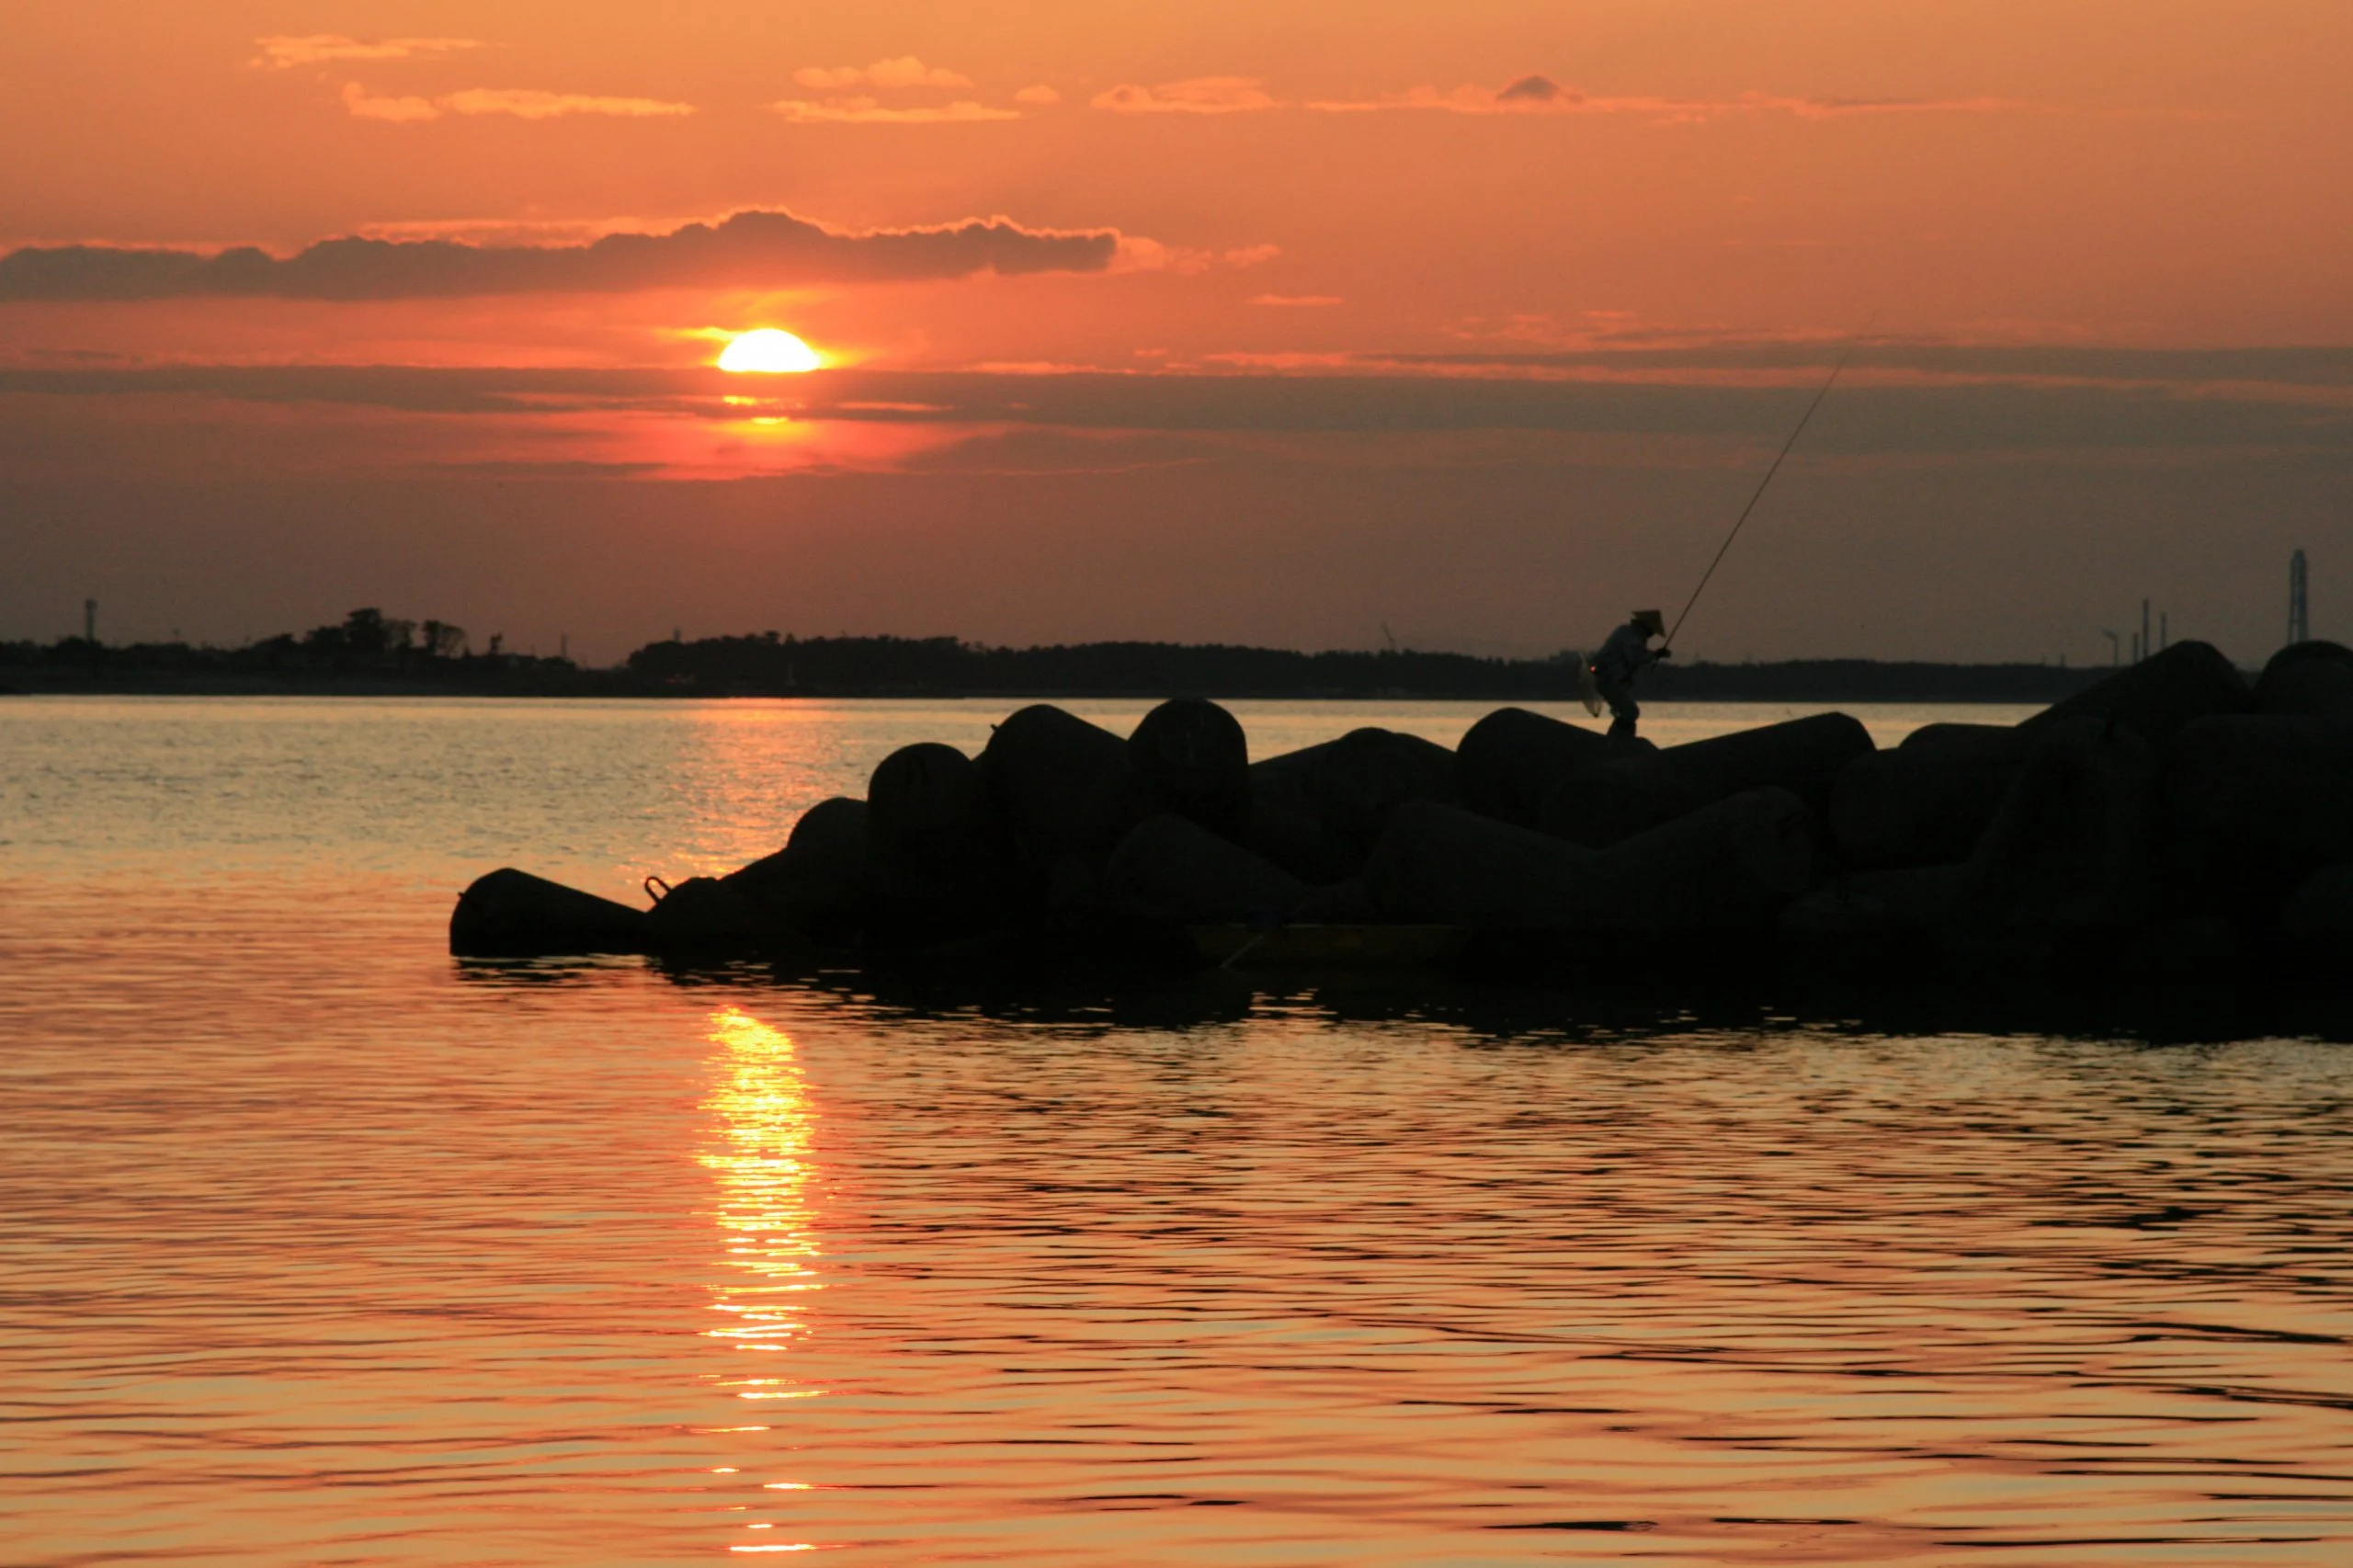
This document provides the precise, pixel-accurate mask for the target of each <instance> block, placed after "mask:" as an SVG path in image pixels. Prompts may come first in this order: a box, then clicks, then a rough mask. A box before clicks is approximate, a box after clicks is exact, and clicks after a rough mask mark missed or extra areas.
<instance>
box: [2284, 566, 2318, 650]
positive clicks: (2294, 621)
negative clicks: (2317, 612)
mask: <svg viewBox="0 0 2353 1568" xmlns="http://www.w3.org/2000/svg"><path fill="white" fill-rule="evenodd" d="M2312 640H2313V617H2312V609H2311V608H2310V607H2309V606H2307V605H2306V604H2305V603H2304V552H2303V551H2301V550H2300V551H2296V553H2295V554H2293V555H2291V556H2290V557H2288V641H2289V642H2311V641H2312Z"/></svg>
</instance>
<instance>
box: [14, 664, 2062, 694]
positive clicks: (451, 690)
mask: <svg viewBox="0 0 2353 1568" xmlns="http://www.w3.org/2000/svg"><path fill="white" fill-rule="evenodd" d="M1840 663H1846V661H1841V662H1840ZM2107 673H2108V672H2107V671H2106V670H2105V669H2096V670H2078V669H2060V668H2056V667H2052V666H2043V665H1927V666H1904V665H1887V666H1879V667H1878V668H1875V669H1873V670H1871V671H1870V674H1869V675H1867V676H1861V677H1857V676H1853V675H1846V676H1845V678H1840V677H1839V676H1832V675H1830V674H1829V673H1828V672H1823V671H1814V670H1808V669H1805V668H1804V667H1802V666H1792V665H1690V666H1688V667H1683V668H1677V669H1672V670H1661V671H1655V672H1653V674H1652V675H1650V676H1645V677H1644V680H1643V686H1642V687H1641V688H1640V691H1639V695H1640V696H1641V697H1642V698H1643V699H1644V700H1646V701H1655V702H1759V703H1767V702H1780V703H1789V702H1805V703H1838V702H1961V703H2006V704H2043V703H2050V702H2055V701H2058V700H2060V699H2062V698H2064V697H2066V696H2068V695H2070V694H2071V693H2073V692H2075V691H2079V690H2081V689H2083V688H2084V687H2086V686H2089V685H2090V684H2092V682H2093V681H2094V680H2097V678H2099V676H2102V675H2105V674H2107ZM1172 692H1182V693H1184V694H1187V695H1199V696H1206V697H1211V698H1216V699H1222V700H1229V701H1304V702H1496V703H1510V702H1574V701H1576V700H1577V692H1576V688H1575V687H1574V683H1573V681H1563V682H1562V683H1561V684H1560V685H1559V686H1558V687H1555V688H1554V689H1551V690H1545V689H1541V688H1538V689H1530V687H1529V683H1526V682H1523V681H1514V680H1501V681H1497V682H1495V683H1494V684H1493V685H1492V686H1488V685H1484V684H1465V685H1462V686H1455V685H1452V684H1451V683H1449V684H1448V685H1447V686H1446V687H1444V688H1442V689H1433V688H1418V689H1417V688H1416V687H1413V686H1406V685H1399V686H1389V687H1355V686H1350V687H1318V686H1263V687H1223V686H1214V685H1201V684H1188V683H1182V682H1169V683H1156V684H1093V683H1057V684H1055V685H1051V686H1006V687H995V686H975V687H964V686H957V687H944V686H932V685H904V686H900V685H888V684H880V683H878V684H874V685H850V684H831V683H829V684H827V685H825V686H822V687H820V686H790V687H787V686H781V685H759V684H751V683H726V684H722V683H704V682H692V683H675V684H664V685H651V684H648V683H645V682H643V681H640V680H634V679H631V678H630V676H629V675H628V672H626V671H614V670H582V671H579V672H578V673H577V675H576V676H573V677H571V678H566V679H562V680H546V679H530V678H524V679H515V680H506V681H494V682H483V681H467V680H441V681H435V680H414V679H412V680H396V679H383V678H375V677H369V676H336V675H327V674H322V675H317V676H304V675H290V674H289V675H274V676H262V675H256V676H242V675H210V674H208V675H191V674H187V673H183V672H179V671H161V670H159V671H137V670H108V671H104V672H96V671H81V670H60V669H45V668H25V667H22V666H19V667H17V668H12V669H6V670H0V697H201V698H221V697H307V698H354V699H364V698H376V699H397V698H436V697H464V698H495V699H527V698H536V699H616V698H622V699H632V700H640V701H649V702H664V701H680V700H688V701H711V700H728V699H741V700H775V699H811V700H818V701H833V700H840V699H873V700H886V701H904V702H923V701H948V700H964V699H971V700H995V701H1022V702H1030V701H1055V700H1060V699H1088V700H1118V699H1136V700H1145V699H1154V700H1156V699H1161V698H1164V697H1166V696H1169V695H1170V694H1171V693H1172Z"/></svg>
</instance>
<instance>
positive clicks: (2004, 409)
mask: <svg viewBox="0 0 2353 1568" xmlns="http://www.w3.org/2000/svg"><path fill="white" fill-rule="evenodd" d="M1782 353H1783V351H1781V350H1761V351H1757V352H1756V353H1755V354H1750V355H1743V354H1726V355H1723V356H1721V357H1720V358H1719V359H1718V361H1717V365H1718V368H1720V369H1729V368H1734V367H1740V366H1744V365H1745V366H1750V367H1754V366H1756V364H1758V363H1760V362H1770V361H1773V360H1777V359H1779V358H1781V357H1782ZM1683 357H1684V356H1683V355H1682V354H1681V353H1677V355H1675V356H1673V358H1677V359H1680V358H1683ZM1629 358H1631V359H1633V360H1634V361H1635V362H1636V363H1637V364H1647V365H1649V366H1651V367H1652V368H1653V369H1657V368H1658V361H1659V360H1660V359H1661V358H1666V357H1664V356H1641V355H1637V356H1631V357H1629ZM1873 358H1876V359H1878V360H1880V361H1881V362H1882V363H1885V362H1889V361H1893V360H1894V359H1896V358H1897V355H1896V353H1895V351H1893V350H1886V349H1882V350H1880V351H1878V352H1877V354H1875V355H1874V356H1873ZM1913 358H1915V360H1917V361H1919V362H1921V363H1922V364H1924V365H1933V366H1936V367H1938V368H1940V369H1948V370H1950V369H1963V368H1965V369H1971V370H1974V371H1977V372H1979V374H1980V376H1982V377H1983V379H1974V378H1972V379H1971V380H1966V381H1959V382H1955V383H1950V384H1903V383H1893V384H1889V383H1878V382H1874V381H1872V380H1870V378H1868V377H1855V378H1853V379H1850V380H1849V381H1842V382H1841V383H1840V385H1839V388H1838V392H1837V395H1836V399H1835V400H1834V401H1833V403H1831V404H1830V405H1829V406H1827V407H1825V408H1824V412H1823V415H1822V417H1821V418H1820V419H1819V420H1818V421H1816V422H1815V424H1814V425H1813V426H1812V428H1811V429H1810V430H1809V432H1808V434H1807V437H1806V441H1807V449H1808V451H1809V453H1811V454H1813V455H1816V456H1838V455H1870V454H1888V453H1915V454H1936V453H1961V452H1984V451H1998V450H2008V451H2032V450H2045V451H2048V450H2055V449H2109V450H2117V451H2131V450H2138V451H2143V452H2172V453H2185V452H2188V451H2192V450H2210V451H2211V450H2217V449H2278V450H2288V449H2301V450H2311V451H2327V452H2335V453H2344V452H2353V395H2347V393H2346V392H2345V391H2344V390H2342V389H2347V388H2348V387H2353V351H2348V350H2344V349H2314V350H2297V349H2245V350H2227V351H2219V352H2212V353H2176V352H2167V351H2134V350H2078V349H2057V350H2032V349H2027V350H1998V349H1995V350H1966V349H1949V350H1948V349H1925V350H1920V351H1918V352H1917V353H1916V354H1915V356H1913ZM1862 363H1863V359H1862V357H1858V360H1857V365H1858V367H1860V366H1861V365H1862ZM2091 371H2097V372H2099V374H2098V375H2097V377H2095V376H2093V375H2090V374H2087V373H2086V372H2091ZM1816 384H1817V383H1816V381H1815V380H1814V378H1813V376H1812V375H1811V374H1810V373H1809V374H1807V375H1805V376H1802V377H1798V378H1791V379H1789V380H1787V381H1784V382H1783V383H1782V384H1776V385H1739V384H1725V383H1723V382H1722V381H1716V380H1713V379H1711V378H1709V377H1706V376H1700V377H1697V378H1695V379H1693V380H1689V381H1680V382H1678V381H1676V380H1674V379H1672V378H1664V379H1652V378H1648V377H1646V378H1644V379H1643V380H1640V381H1616V380H1611V381H1586V380H1545V379H1535V378H1530V377H1526V376H1476V375H1463V374H1451V375H1403V376H1400V375H1340V376H1322V375H1314V376H1309V375H1259V374H1231V375H1122V374H1108V373H1103V372H1074V373H1063V374H1050V375H1010V374H995V373H989V372H980V371H907V370H873V369H844V370H832V371H818V372H815V373H813V374H810V375H805V376H790V377H742V376H730V375H727V374H724V373H723V372H721V371H717V370H710V369H425V368H416V367H401V366H267V367H261V366H200V365H184V366H169V367H158V368H151V369H131V368H97V367H86V368H74V369H30V368H25V369H0V394H8V393H17V394H48V395H65V396H107V395H125V394H129V395H147V396H181V397H188V396H195V397H217V398H229V399H235V400H242V401H252V402H261V403H346V404H357V405H362V406H373V407H380V408H387V409H399V410H407V411H415V412H430V413H444V414H483V415H562V414H564V413H567V412H569V413H591V412H597V411H605V412H610V411H614V410H620V409H629V410H632V411H639V412H645V413H654V414H666V415H674V416H677V417H683V418H705V419H732V418H740V417H743V416H744V412H745V411H744V409H743V408H742V407H741V406H739V405H738V404H737V403H734V402H731V401H729V400H731V399H740V398H742V397H744V396H746V395H749V396H752V397H755V398H756V399H758V400H759V401H760V403H761V405H762V411H763V412H767V413H773V414H780V415H789V416H790V417H793V418H797V419H808V420H847V421H858V422H860V423H886V424H935V425H964V426H1058V427H1062V428H1066V429H1073V430H1098V431H1102V430H1125V431H1162V432H1169V433H1182V432H1194V433H1215V432H1228V433H1244V434H1246V433H1251V432H1269V433H1279V432H1291V433H1302V434H1307V433H1316V432H1328V433H1347V432H1365V433H1381V432H1398V433H1404V432H1430V433H1444V432H1464V431H1479V430H1529V431H1558V432H1563V433H1572V432H1574V433H1585V434H1592V435H1625V436H1668V437H1702V438H1728V439H1732V440H1735V441H1745V442H1756V441H1774V440H1778V439H1779V437H1781V436H1782V435H1784V434H1786V433H1787V430H1788V428H1789V424H1790V420H1792V419H1793V418H1795V417H1796V414H1797V410H1798V409H1799V408H1800V407H1801V406H1802V404H1803V403H1804V402H1805V400H1806V399H1807V398H1808V397H1810V396H1811V395H1812V394H1813V387H1814V386H1815V385H1816Z"/></svg>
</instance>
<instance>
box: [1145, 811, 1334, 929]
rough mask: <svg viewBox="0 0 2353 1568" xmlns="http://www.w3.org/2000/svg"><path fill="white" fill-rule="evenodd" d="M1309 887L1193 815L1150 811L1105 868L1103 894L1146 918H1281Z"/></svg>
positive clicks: (1185, 921) (1215, 919)
mask: <svg viewBox="0 0 2353 1568" xmlns="http://www.w3.org/2000/svg"><path fill="white" fill-rule="evenodd" d="M1304 891H1305V889H1304V887H1303V886H1302V883H1301V882H1300V881H1299V879H1298V878H1296V877H1294V876H1292V875H1291V874H1290V872H1288V871H1285V870H1283V869H1281V868H1280V867H1279V866H1274V865H1270V864H1269V863H1267V861H1265V860H1263V859H1261V858H1258V857H1257V856H1256V855H1253V854H1251V853H1250V851H1248V850H1247V849H1245V848H1243V847H1241V846H1239V845H1236V844H1234V843H1233V842H1232V841H1231V840H1228V839H1225V838H1222V837H1220V836H1219V835H1216V834H1214V833H1211V832H1210V831H1209V829H1207V828H1205V827H1202V826H1201V825H1199V824H1198V823H1195V822H1193V821H1192V820H1191V819H1189V818H1188V817H1181V816H1177V815H1176V814H1175V813H1174V812H1161V813H1159V814H1157V815H1154V816H1149V817H1146V818H1144V820H1143V821H1142V822H1140V823H1138V824H1136V826H1135V828H1134V830H1133V831H1132V832H1131V833H1130V834H1129V835H1128V836H1127V837H1126V838H1124V839H1122V840H1120V847H1119V848H1118V849H1117V850H1115V851H1114V852H1113V853H1112V856H1111V862H1110V864H1109V865H1108V867H1106V868H1105V869H1104V872H1103V880H1102V884H1101V890H1100V896H1101V898H1102V900H1103V903H1105V904H1106V905H1107V906H1108V908H1110V909H1112V910H1113V911H1115V912H1117V913H1118V914H1120V915H1127V916H1130V917H1131V918H1140V919H1146V920H1163V921H1177V922H1184V923H1191V922H1199V921H1233V920H1247V919H1252V918H1265V919H1275V918H1279V917H1280V916H1281V915H1282V914H1283V913H1284V912H1285V911H1286V910H1288V909H1290V906H1291V905H1292V904H1293V903H1295V902H1297V900H1298V899H1299V896H1300V894H1301V893H1302V892H1304Z"/></svg>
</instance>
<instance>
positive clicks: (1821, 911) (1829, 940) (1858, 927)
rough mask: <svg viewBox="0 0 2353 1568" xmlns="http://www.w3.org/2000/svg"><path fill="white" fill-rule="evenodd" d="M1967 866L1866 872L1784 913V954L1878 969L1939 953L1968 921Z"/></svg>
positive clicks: (1778, 925) (1780, 931) (1778, 924)
mask: <svg viewBox="0 0 2353 1568" xmlns="http://www.w3.org/2000/svg"><path fill="white" fill-rule="evenodd" d="M1969 886H1970V869H1969V866H1968V865H1967V863H1965V862H1962V863H1958V864H1953V865H1945V866H1904V867H1900V868H1896V869H1890V870H1879V871H1858V872H1856V873H1854V874H1853V875H1851V876H1845V877H1840V878H1839V879H1838V880H1837V881H1834V882H1832V883H1831V884H1830V885H1829V886H1828V887H1825V888H1820V889H1817V890H1816V891H1814V892H1810V893H1808V894H1806V896H1805V897H1803V898H1802V899H1799V900H1798V901H1797V902H1796V903H1792V904H1790V906H1789V907H1788V908H1787V909H1784V910H1782V911H1781V914H1780V917H1779V919H1778V920H1776V921H1775V922H1774V932H1775V934H1776V935H1777V936H1778V937H1779V939H1780V945H1781V948H1782V949H1783V950H1784V951H1786V952H1789V953H1791V954H1793V955H1795V956H1797V957H1799V958H1802V959H1806V960H1811V961H1813V962H1817V963H1832V964H1839V963H1862V964H1874V963H1881V962H1884V961H1886V960H1891V959H1902V958H1907V957H1921V956H1925V955H1927V954H1928V953H1931V952H1933V951H1934V950H1935V949H1937V948H1938V946H1939V945H1940V944H1941V943H1942V941H1943V939H1944V937H1945V936H1946V934H1947V933H1948V932H1949V931H1950V929H1951V928H1952V926H1953V924H1954V922H1955V921H1956V920H1958V919H1959V918H1960V916H1961V906H1962V902H1963V900H1964V899H1965V898H1966V897H1967V895H1968V892H1969Z"/></svg>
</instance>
